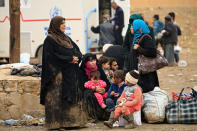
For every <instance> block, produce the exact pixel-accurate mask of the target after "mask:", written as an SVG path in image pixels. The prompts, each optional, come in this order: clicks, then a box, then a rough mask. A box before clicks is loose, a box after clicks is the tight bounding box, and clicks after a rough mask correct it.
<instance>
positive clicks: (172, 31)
mask: <svg viewBox="0 0 197 131" xmlns="http://www.w3.org/2000/svg"><path fill="white" fill-rule="evenodd" d="M163 32H164V33H163V37H162V43H163V46H164V56H165V57H166V59H167V60H168V64H169V66H173V65H174V45H175V44H176V43H177V29H176V27H175V25H174V24H173V23H172V22H171V19H170V17H169V16H166V17H165V27H164V30H163Z"/></svg>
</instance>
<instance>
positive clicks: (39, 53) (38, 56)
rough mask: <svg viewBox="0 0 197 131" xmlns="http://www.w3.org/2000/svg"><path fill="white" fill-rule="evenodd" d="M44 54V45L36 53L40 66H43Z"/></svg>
mask: <svg viewBox="0 0 197 131" xmlns="http://www.w3.org/2000/svg"><path fill="white" fill-rule="evenodd" d="M42 52H43V45H40V46H39V47H38V49H37V52H36V56H37V59H38V64H42Z"/></svg>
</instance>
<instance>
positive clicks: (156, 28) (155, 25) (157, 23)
mask: <svg viewBox="0 0 197 131" xmlns="http://www.w3.org/2000/svg"><path fill="white" fill-rule="evenodd" d="M153 21H154V22H153V32H154V37H155V41H156V46H158V44H159V43H160V39H159V38H158V37H157V35H158V33H160V32H161V31H162V30H163V28H164V24H163V23H162V22H161V21H160V20H159V15H157V14H155V15H154V16H153Z"/></svg>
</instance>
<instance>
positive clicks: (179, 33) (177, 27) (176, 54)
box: [168, 12, 181, 63]
mask: <svg viewBox="0 0 197 131" xmlns="http://www.w3.org/2000/svg"><path fill="white" fill-rule="evenodd" d="M168 15H169V16H170V19H171V21H172V23H173V24H174V25H175V27H176V29H177V35H178V36H180V35H181V29H180V27H179V26H178V25H177V23H176V21H175V13H174V12H170V13H168ZM177 44H178V40H177V43H176V45H177ZM174 58H175V62H176V63H178V62H179V53H178V52H175V53H174Z"/></svg>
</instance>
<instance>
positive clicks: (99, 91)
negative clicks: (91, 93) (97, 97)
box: [96, 86, 105, 94]
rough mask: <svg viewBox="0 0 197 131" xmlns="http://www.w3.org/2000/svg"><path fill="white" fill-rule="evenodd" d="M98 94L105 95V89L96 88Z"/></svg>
mask: <svg viewBox="0 0 197 131" xmlns="http://www.w3.org/2000/svg"><path fill="white" fill-rule="evenodd" d="M96 92H97V93H100V94H104V93H105V88H102V87H100V86H97V87H96Z"/></svg>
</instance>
